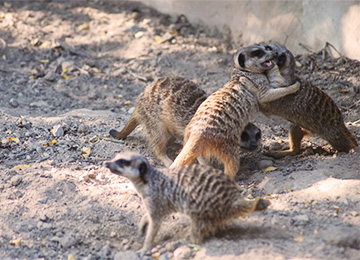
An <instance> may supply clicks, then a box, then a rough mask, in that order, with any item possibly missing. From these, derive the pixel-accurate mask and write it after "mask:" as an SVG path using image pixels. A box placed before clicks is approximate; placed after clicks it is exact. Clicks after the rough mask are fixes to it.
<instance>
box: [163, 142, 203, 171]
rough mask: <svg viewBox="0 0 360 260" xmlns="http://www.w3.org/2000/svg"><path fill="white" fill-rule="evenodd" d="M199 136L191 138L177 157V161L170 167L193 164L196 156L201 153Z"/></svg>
mask: <svg viewBox="0 0 360 260" xmlns="http://www.w3.org/2000/svg"><path fill="white" fill-rule="evenodd" d="M194 139H195V140H194ZM196 139H198V138H191V137H190V138H189V139H188V140H187V141H186V142H185V144H184V147H183V149H182V150H181V152H180V153H179V155H178V156H177V157H176V158H175V161H174V162H173V163H172V164H171V165H170V167H169V168H174V167H177V166H181V165H187V164H192V163H194V162H195V160H196V158H197V157H198V156H199V155H200V154H201V152H202V150H201V140H196Z"/></svg>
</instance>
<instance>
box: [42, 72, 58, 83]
mask: <svg viewBox="0 0 360 260" xmlns="http://www.w3.org/2000/svg"><path fill="white" fill-rule="evenodd" d="M57 77H58V74H56V73H55V72H54V71H49V72H48V73H46V75H45V77H44V79H46V80H47V81H55V80H56V78H57Z"/></svg>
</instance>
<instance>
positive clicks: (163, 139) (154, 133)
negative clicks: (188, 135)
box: [145, 124, 172, 167]
mask: <svg viewBox="0 0 360 260" xmlns="http://www.w3.org/2000/svg"><path fill="white" fill-rule="evenodd" d="M157 126H158V127H155V126H154V125H153V126H152V127H148V126H146V128H147V129H146V130H145V134H146V136H147V139H148V140H149V143H150V145H151V147H152V149H153V150H154V152H155V154H156V156H157V158H158V159H159V160H160V161H162V163H163V164H164V165H165V167H169V166H170V165H171V163H172V160H170V158H169V157H168V156H167V154H166V147H167V145H168V143H169V142H170V141H171V140H172V136H171V135H170V134H169V132H167V131H166V129H164V128H163V127H162V125H161V124H158V125H157Z"/></svg>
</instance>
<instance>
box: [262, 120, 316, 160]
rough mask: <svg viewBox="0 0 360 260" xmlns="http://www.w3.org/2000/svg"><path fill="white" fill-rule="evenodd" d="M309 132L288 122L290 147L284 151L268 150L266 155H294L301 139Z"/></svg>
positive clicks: (275, 156)
mask: <svg viewBox="0 0 360 260" xmlns="http://www.w3.org/2000/svg"><path fill="white" fill-rule="evenodd" d="M307 134H309V132H308V131H306V130H305V129H303V128H302V127H301V126H299V125H296V124H292V123H291V124H290V126H289V142H290V148H289V149H288V150H284V151H269V152H268V153H266V155H268V156H271V157H274V158H282V157H284V156H287V155H296V154H298V153H300V150H301V141H302V139H303V138H304V136H305V135H307Z"/></svg>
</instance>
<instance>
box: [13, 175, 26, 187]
mask: <svg viewBox="0 0 360 260" xmlns="http://www.w3.org/2000/svg"><path fill="white" fill-rule="evenodd" d="M22 180H23V178H22V177H20V176H14V177H13V178H12V179H11V182H10V183H11V185H12V186H15V187H16V186H18V185H19V184H20V183H21V182H22Z"/></svg>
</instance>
